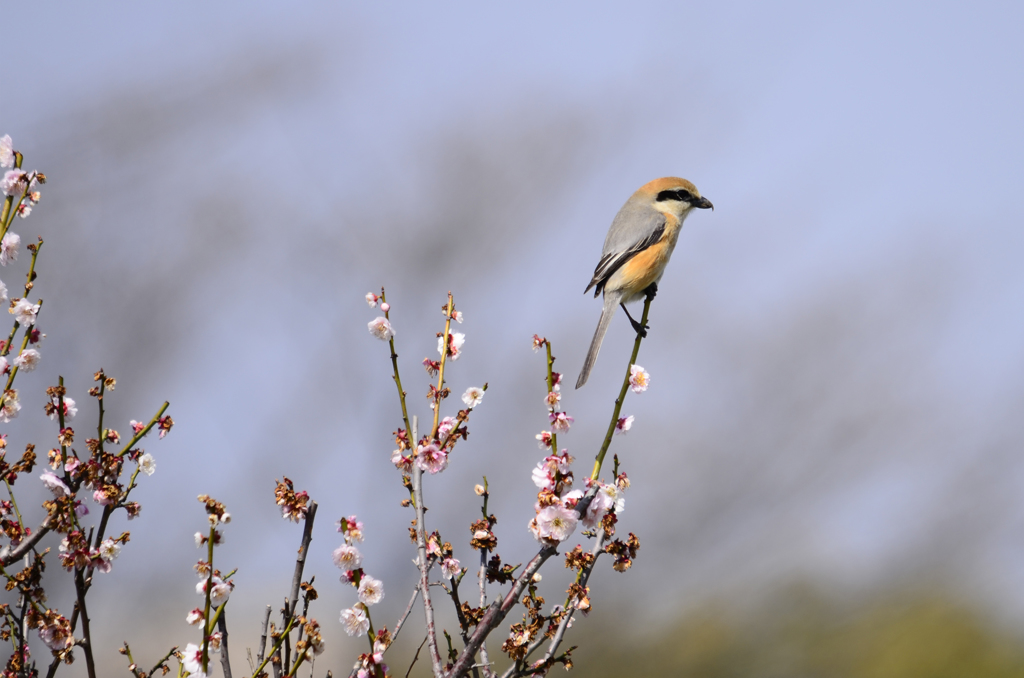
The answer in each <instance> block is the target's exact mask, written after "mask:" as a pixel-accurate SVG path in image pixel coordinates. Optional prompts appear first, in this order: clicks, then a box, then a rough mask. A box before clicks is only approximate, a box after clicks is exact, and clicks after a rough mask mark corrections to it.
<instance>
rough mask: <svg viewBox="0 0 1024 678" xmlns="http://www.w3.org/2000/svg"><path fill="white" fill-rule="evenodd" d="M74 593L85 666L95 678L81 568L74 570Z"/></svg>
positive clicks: (92, 677) (91, 676)
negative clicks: (80, 628) (76, 600)
mask: <svg viewBox="0 0 1024 678" xmlns="http://www.w3.org/2000/svg"><path fill="white" fill-rule="evenodd" d="M75 593H76V594H77V596H78V618H79V619H80V620H81V622H82V636H83V638H84V640H83V642H82V649H83V650H84V651H85V668H86V670H87V671H88V672H89V678H96V662H95V661H93V657H92V633H91V632H90V630H89V612H88V611H87V610H86V608H85V581H84V579H83V572H82V570H78V571H76V572H75Z"/></svg>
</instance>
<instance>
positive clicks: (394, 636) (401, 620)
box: [391, 584, 420, 645]
mask: <svg viewBox="0 0 1024 678" xmlns="http://www.w3.org/2000/svg"><path fill="white" fill-rule="evenodd" d="M419 594H420V585H419V584H416V588H414V589H413V590H412V598H410V599H409V604H408V605H406V606H405V612H403V613H402V616H401V617H399V619H398V623H397V624H395V630H394V631H392V632H391V644H392V645H394V644H395V640H397V639H398V632H399V631H401V630H402V627H403V626H404V625H405V620H406V619H407V618H408V617H409V613H410V612H412V606H413V605H415V604H416V596H418V595H419Z"/></svg>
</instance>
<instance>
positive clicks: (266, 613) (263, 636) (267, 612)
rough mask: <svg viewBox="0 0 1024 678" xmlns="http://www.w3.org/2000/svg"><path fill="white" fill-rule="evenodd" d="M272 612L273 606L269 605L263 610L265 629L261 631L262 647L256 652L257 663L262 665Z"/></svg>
mask: <svg viewBox="0 0 1024 678" xmlns="http://www.w3.org/2000/svg"><path fill="white" fill-rule="evenodd" d="M270 613H271V607H270V606H269V605H267V609H266V610H264V612H263V629H262V632H261V633H260V648H259V652H258V653H257V654H256V663H257V664H261V665H262V664H263V651H264V650H266V649H267V626H268V625H269V624H270ZM253 675H256V673H255V672H253Z"/></svg>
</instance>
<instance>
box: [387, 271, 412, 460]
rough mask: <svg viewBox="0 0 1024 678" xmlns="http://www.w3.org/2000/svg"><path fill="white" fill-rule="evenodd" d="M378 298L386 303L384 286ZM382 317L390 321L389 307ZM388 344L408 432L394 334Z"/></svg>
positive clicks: (407, 426)
mask: <svg viewBox="0 0 1024 678" xmlns="http://www.w3.org/2000/svg"><path fill="white" fill-rule="evenodd" d="M380 300H381V303H382V304H386V303H387V299H386V298H385V297H384V288H383V287H382V288H380ZM384 317H385V318H386V319H387V320H388V322H391V309H390V308H388V310H386V311H384ZM388 345H389V346H390V347H391V367H392V368H393V369H394V371H395V374H394V377H393V378H394V380H395V386H397V387H398V400H399V401H401V403H402V421H404V422H405V432H406V434H408V433H409V430H410V429H409V410H408V409H407V408H406V405H405V391H403V390H402V378H401V377H400V376H398V354H397V353H395V337H394V336H392V337H391V339H389V340H388ZM409 444H410V445H415V444H416V441H415V440H410V441H409ZM413 449H415V448H413Z"/></svg>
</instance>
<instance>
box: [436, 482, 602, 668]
mask: <svg viewBox="0 0 1024 678" xmlns="http://www.w3.org/2000/svg"><path fill="white" fill-rule="evenodd" d="M597 490H598V485H597V483H594V485H593V486H592V487H591V488H590V489H589V490H588V491H587V493H586V494H585V495H584V496H583V498H582V499H580V500H579V502H578V503H577V504H576V509H575V510H576V512H577V513H578V514H579V515H581V516H584V515H586V514H587V509H588V508H589V507H590V502H591V501H593V499H594V495H596V494H597ZM556 553H558V550H557V546H556V545H550V546H549V545H545V546H543V547H541V549H540V551H538V552H537V555H535V556H534V557H533V559H532V560H530V562H529V563H528V564H527V566H526V569H525V570H523V573H522V574H521V575H519V577H518V578H517V579H516V581H515V584H513V585H512V590H511V591H509V592H508V593H506V594H505V597H504V598H502V599H501V600H500V601H498V600H495V601H494V602H493V603H491V605H490V607H488V608H487V611H486V612H484V615H483V617H481V619H480V622H479V623H478V624H477V626H476V631H474V632H473V635H472V636H470V638H469V643H467V644H466V648H465V649H464V650H463V651H462V654H461V655H459V658H458V660H457V661H456V662H455V665H454V666H452V669H451V671H449V672H448V673H447V674H446V675H445V678H462V676H465V675H466V672H467V671H468V670H469V668H470V666H471V665H472V664H473V657H474V656H475V655H476V653H477V650H479V649H480V646H481V645H482V644H483V642H484V639H485V638H487V636H488V634H490V632H491V631H492V630H493V629H494V627H496V626H497V625H498V624H500V623H501V622H502V620H504V619H505V617H506V615H508V613H509V611H510V610H511V609H512V608H513V607H515V605H516V603H517V602H519V598H520V596H522V594H523V591H525V590H526V587H527V586H529V585H530V582H531V581H533V575H534V574H536V573H537V571H538V570H540V568H541V566H542V565H544V563H545V562H546V561H547V560H548V558H550V557H551V556H553V555H555V554H556Z"/></svg>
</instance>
